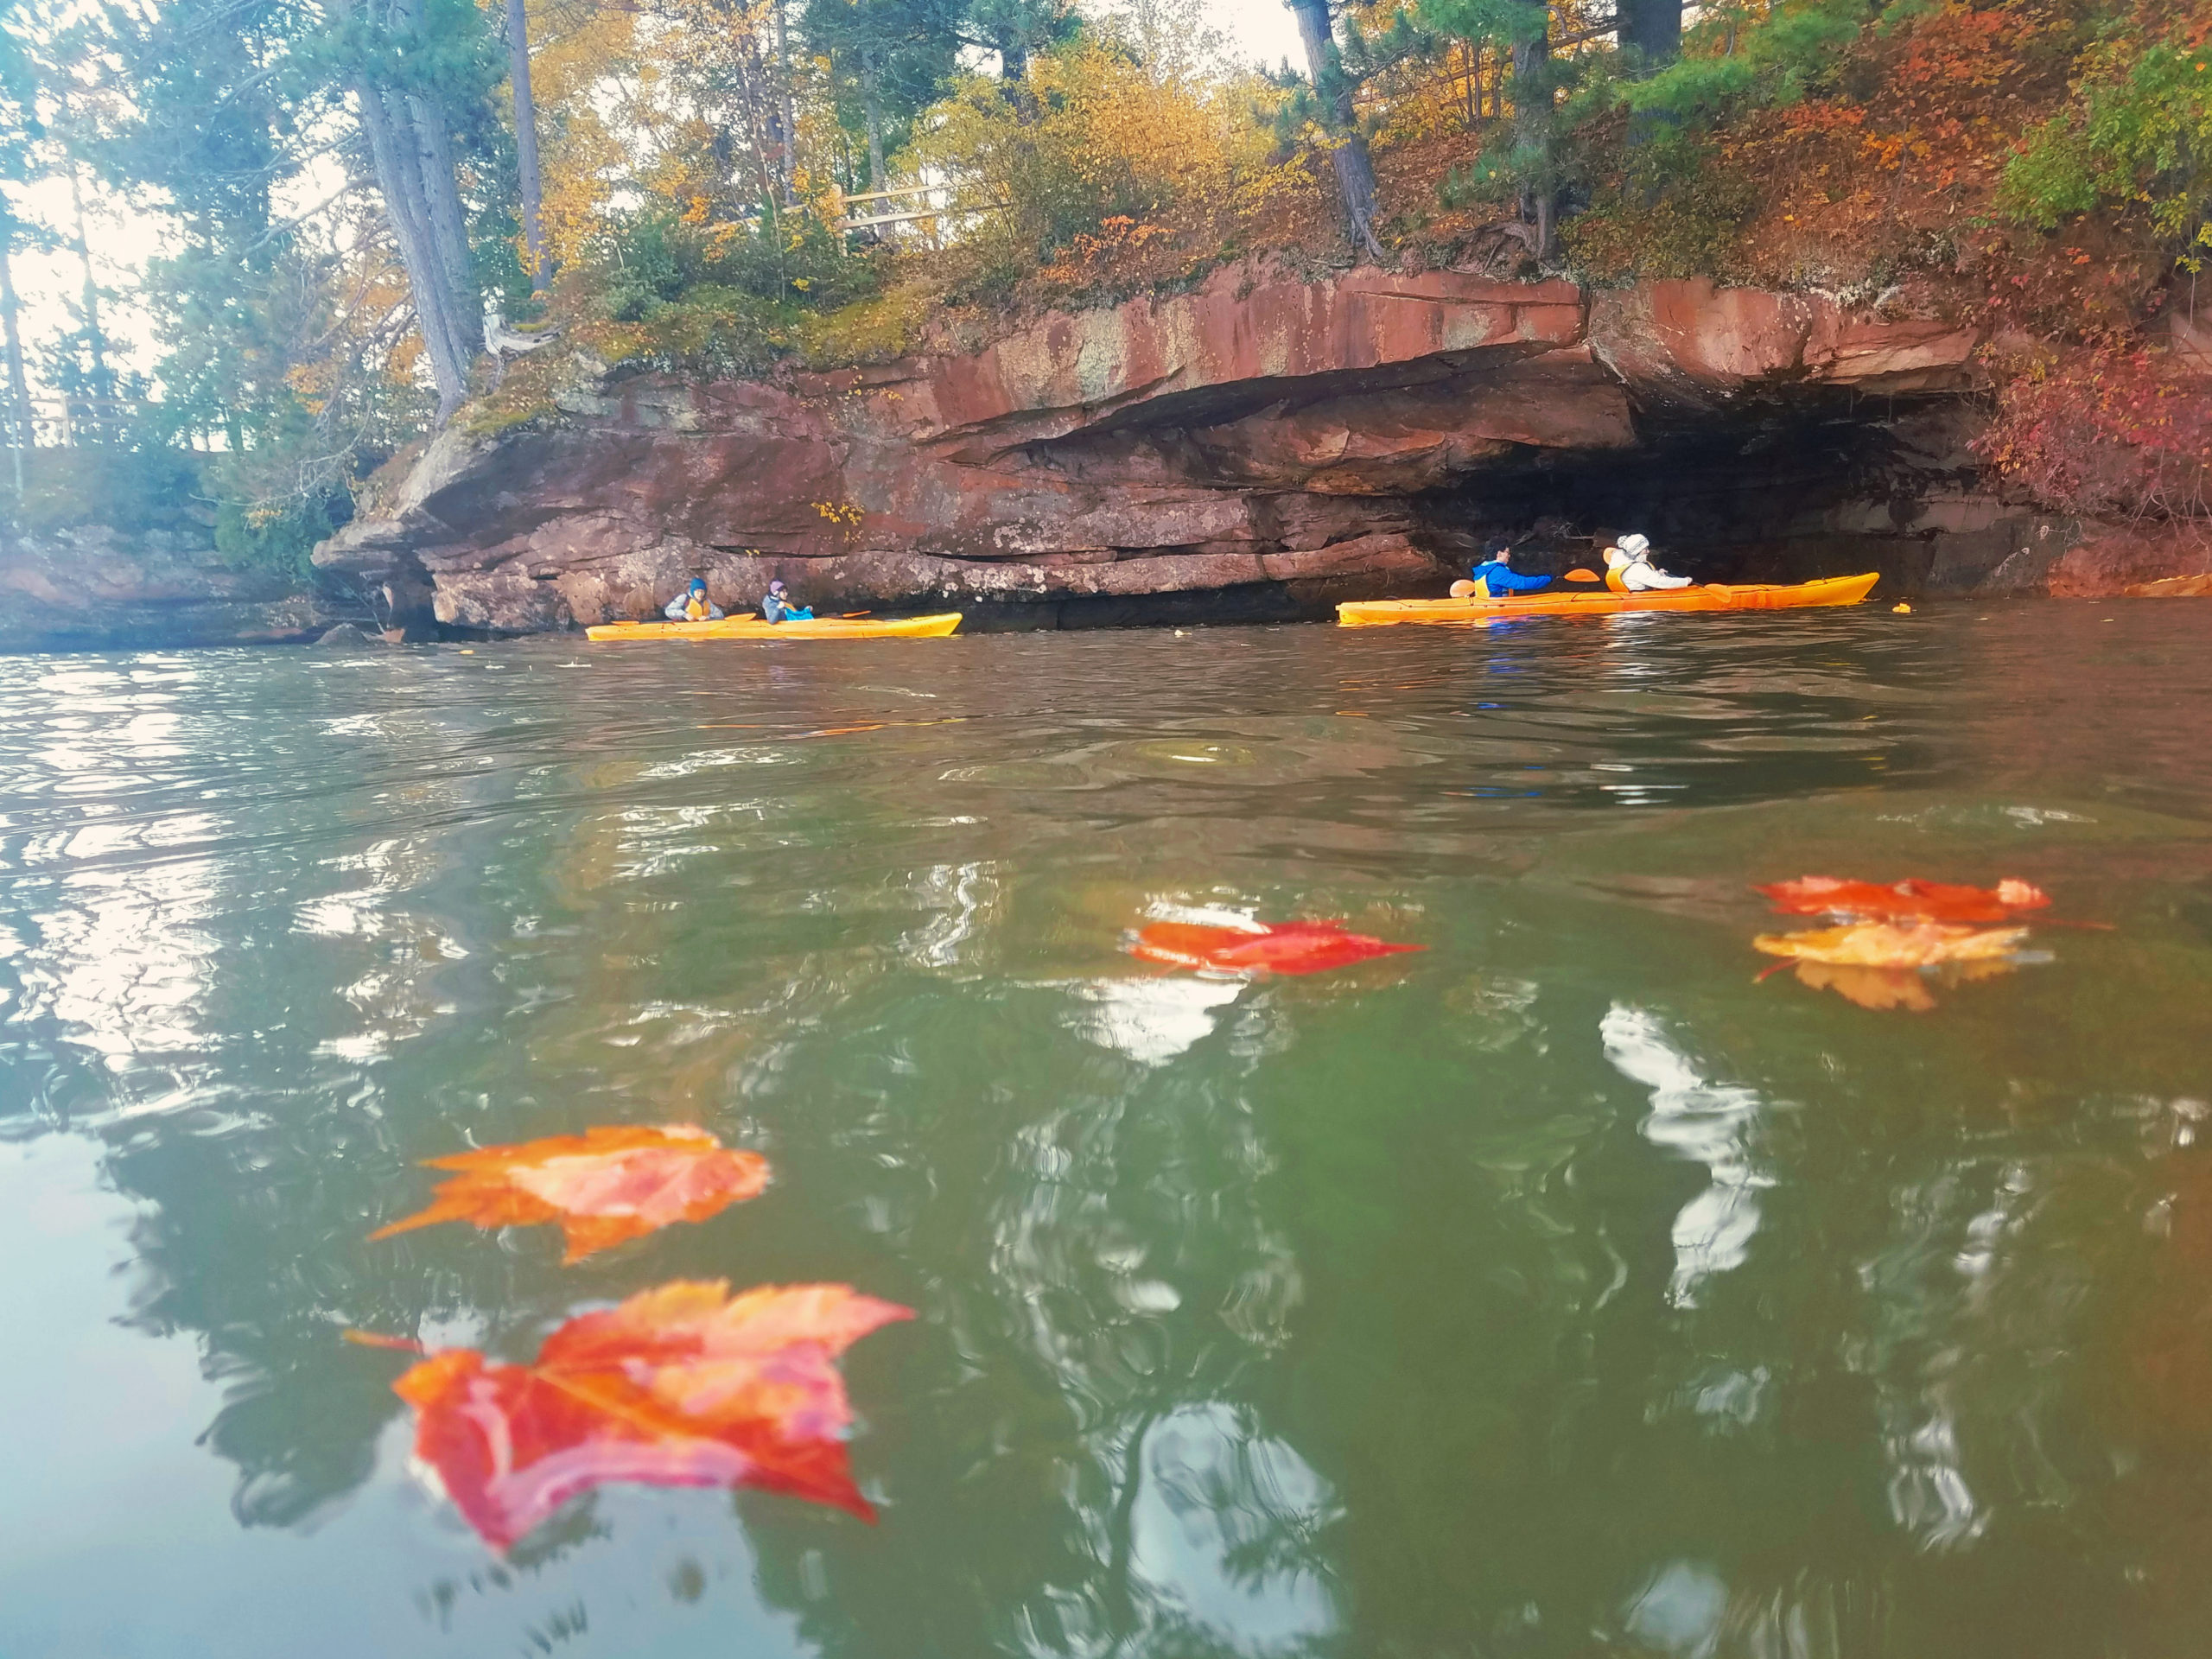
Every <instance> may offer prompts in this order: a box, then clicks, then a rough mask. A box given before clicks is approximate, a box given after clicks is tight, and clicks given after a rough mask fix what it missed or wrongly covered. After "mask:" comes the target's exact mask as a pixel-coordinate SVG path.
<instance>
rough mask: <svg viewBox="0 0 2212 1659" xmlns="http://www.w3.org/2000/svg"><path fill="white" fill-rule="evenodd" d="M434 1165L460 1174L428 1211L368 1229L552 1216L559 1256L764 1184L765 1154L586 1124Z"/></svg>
mask: <svg viewBox="0 0 2212 1659" xmlns="http://www.w3.org/2000/svg"><path fill="white" fill-rule="evenodd" d="M426 1167H428V1168H431V1169H450V1170H454V1171H457V1172H459V1173H456V1174H455V1175H454V1179H451V1180H449V1181H442V1182H441V1183H440V1184H439V1185H438V1190H437V1192H436V1194H435V1197H434V1198H433V1199H432V1200H431V1203H430V1205H429V1208H428V1209H426V1210H422V1211H417V1212H416V1213H415V1214H414V1215H411V1216H409V1217H405V1218H404V1219H402V1220H399V1221H395V1222H393V1223H392V1224H391V1225H390V1226H389V1227H380V1228H378V1230H376V1231H375V1232H373V1233H371V1234H370V1235H369V1236H370V1237H371V1238H372V1239H378V1238H389V1237H391V1236H392V1235H393V1234H394V1233H404V1232H409V1231H411V1230H413V1229H415V1228H417V1227H429V1226H432V1225H435V1224H436V1223H438V1222H442V1221H466V1222H471V1223H474V1224H475V1225H476V1226H479V1227H486V1228H490V1227H524V1226H530V1225H532V1224H536V1223H538V1222H546V1221H557V1222H559V1223H560V1224H561V1231H562V1235H563V1237H564V1238H566V1239H567V1241H568V1254H567V1255H566V1256H565V1257H563V1260H564V1261H566V1262H580V1261H582V1259H583V1258H584V1257H585V1256H588V1255H591V1254H592V1252H594V1250H603V1249H607V1246H609V1245H610V1244H620V1243H623V1242H624V1241H625V1240H626V1239H632V1238H639V1237H642V1236H644V1235H645V1234H647V1233H650V1232H654V1231H657V1230H659V1229H660V1228H663V1227H665V1226H667V1225H668V1224H670V1223H671V1222H675V1221H703V1220H705V1219H706V1218H707V1217H709V1216H711V1215H713V1214H715V1212H716V1211H721V1210H724V1209H727V1208H728V1206H729V1205H733V1204H735V1203H737V1202H738V1201H739V1200H741V1199H743V1198H755V1197H758V1196H759V1194H760V1191H761V1189H762V1188H763V1187H765V1186H766V1185H767V1184H768V1160H766V1159H765V1158H763V1157H762V1156H760V1154H759V1153H757V1152H732V1151H730V1150H728V1148H726V1147H724V1146H723V1145H722V1143H721V1141H717V1140H715V1137H714V1136H713V1135H709V1134H708V1133H707V1132H706V1131H705V1130H704V1129H694V1128H665V1129H644V1128H593V1129H587V1130H586V1131H585V1132H584V1133H583V1134H582V1135H549V1136H547V1137H546V1138H545V1139H544V1140H543V1141H523V1142H521V1143H520V1144H518V1145H516V1146H512V1147H482V1148H480V1149H479V1150H477V1151H475V1152H463V1153H457V1154H454V1156H452V1157H450V1158H433V1159H431V1160H429V1163H428V1165H427V1166H426Z"/></svg>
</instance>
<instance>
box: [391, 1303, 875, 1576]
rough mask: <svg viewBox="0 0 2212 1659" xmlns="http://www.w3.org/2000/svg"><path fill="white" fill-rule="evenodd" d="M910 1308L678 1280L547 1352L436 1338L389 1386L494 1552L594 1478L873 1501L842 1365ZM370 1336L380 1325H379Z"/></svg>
mask: <svg viewBox="0 0 2212 1659" xmlns="http://www.w3.org/2000/svg"><path fill="white" fill-rule="evenodd" d="M913 1316H914V1315H913V1310H912V1308H906V1307H901V1306H899V1305H898V1304H896V1303H895V1302H884V1301H878V1300H875V1298H874V1297H872V1296H863V1295H861V1294H859V1293H858V1292H856V1291H855V1290H854V1289H853V1288H852V1287H850V1286H849V1285H783V1286H776V1285H764V1286H761V1287H758V1288H756V1289H753V1290H748V1291H746V1292H744V1293H743V1294H740V1295H737V1296H731V1295H730V1294H729V1286H728V1284H727V1283H726V1282H721V1281H715V1282H711V1283H709V1282H702V1281H684V1280H679V1281H676V1282H675V1283H672V1284H666V1285H662V1286H660V1287H658V1288H657V1289H653V1290H647V1291H642V1292H640V1293H639V1294H637V1295H635V1296H632V1297H631V1298H630V1299H629V1300H627V1301H626V1302H624V1303H622V1304H621V1305H620V1306H617V1307H613V1308H609V1309H607V1310H606V1311H605V1312H603V1313H586V1314H582V1315H581V1316H580V1317H578V1318H576V1319H570V1320H569V1322H568V1323H567V1324H566V1325H563V1326H562V1327H561V1328H560V1329H559V1330H557V1331H556V1332H554V1333H553V1334H552V1335H551V1336H550V1337H548V1338H546V1339H545V1345H544V1346H543V1348H542V1349H541V1350H540V1351H539V1352H538V1356H537V1363H536V1364H534V1365H500V1364H495V1363H487V1362H486V1359H485V1357H484V1356H483V1355H482V1354H480V1353H479V1352H477V1351H475V1350H474V1349H473V1348H452V1349H447V1350H445V1351H442V1352H438V1353H433V1354H431V1355H429V1357H426V1358H424V1359H423V1361H422V1362H421V1363H419V1364H416V1365H415V1366H412V1367H410V1369H409V1370H408V1371H407V1372H406V1373H405V1374H404V1376H401V1377H400V1378H399V1380H398V1381H397V1382H396V1383H393V1384H392V1389H393V1391H394V1392H395V1393H397V1395H399V1397H400V1398H401V1399H403V1400H404V1401H406V1402H408V1404H410V1405H411V1406H413V1407H414V1408H415V1411H416V1423H415V1452H416V1457H417V1458H419V1459H421V1460H422V1461H423V1464H425V1465H428V1466H429V1468H431V1469H433V1470H435V1471H436V1472H437V1476H438V1479H439V1481H440V1483H441V1484H442V1485H443V1487H444V1489H445V1495H446V1496H447V1497H449V1498H450V1499H452V1501H453V1503H454V1507H455V1508H457V1509H458V1510H460V1511H461V1514H462V1515H463V1516H465V1517H467V1521H468V1523H469V1524H470V1525H471V1526H473V1527H474V1528H475V1529H476V1530H477V1531H478V1532H479V1533H480V1534H481V1535H482V1536H483V1538H484V1540H485V1541H486V1543H489V1544H490V1545H491V1546H492V1547H493V1548H494V1549H497V1550H500V1551H502V1552H505V1550H507V1549H508V1548H512V1545H513V1544H514V1543H515V1541H517V1540H518V1539H520V1538H522V1537H524V1536H525V1535H528V1534H529V1533H530V1532H531V1529H533V1528H535V1527H537V1525H538V1524H539V1523H540V1522H543V1521H544V1520H545V1519H546V1518H547V1517H548V1516H550V1515H552V1513H553V1512H554V1511H555V1510H557V1509H559V1508H560V1507H561V1505H562V1504H563V1503H567V1502H568V1501H569V1499H570V1498H572V1497H576V1496H577V1495H578V1494H579V1493H582V1492H584V1491H588V1490H589V1489H591V1488H592V1487H594V1486H600V1485H604V1484H609V1483H612V1482H617V1481H634V1482H640V1483H643V1484H646V1485H653V1486H732V1487H735V1486H755V1487H760V1488H762V1489H764V1490H766V1491H776V1492H784V1493H787V1494H789V1495H790V1496H791V1497H803V1498H806V1499H809V1500H810V1501H812V1502H814V1503H829V1504H833V1505H835V1506H836V1508H838V1509H841V1510H850V1511H851V1512H852V1513H853V1514H855V1515H856V1516H860V1517H861V1519H862V1520H863V1521H873V1520H874V1519H875V1511H874V1509H873V1508H871V1507H870V1506H869V1504H868V1500H867V1499H866V1498H864V1497H861V1494H860V1489H859V1488H858V1487H856V1486H855V1485H854V1484H853V1478H852V1473H851V1470H850V1468H849V1465H847V1462H846V1457H845V1442H844V1438H843V1437H844V1433H845V1430H846V1429H847V1428H848V1427H850V1425H851V1423H852V1408H851V1407H850V1405H849V1403H848V1402H847V1400H846V1397H845V1382H844V1378H843V1376H842V1375H840V1373H839V1372H838V1370H837V1368H836V1365H835V1364H834V1363H832V1362H833V1361H834V1360H835V1359H836V1357H837V1356H838V1355H839V1354H841V1353H842V1352H844V1351H845V1350H846V1349H847V1348H849V1347H850V1346H851V1345H852V1344H854V1343H855V1342H857V1341H858V1340H859V1339H860V1338H862V1337H864V1336H866V1335H867V1334H868V1332H871V1331H874V1330H875V1329H876V1328H878V1327H879V1326H880V1325H888V1324H890V1323H892V1322H893V1320H897V1319H912V1318H913ZM372 1340H373V1339H372Z"/></svg>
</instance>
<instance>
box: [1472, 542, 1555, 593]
mask: <svg viewBox="0 0 2212 1659" xmlns="http://www.w3.org/2000/svg"><path fill="white" fill-rule="evenodd" d="M1467 574H1468V575H1470V576H1471V577H1472V578H1473V579H1474V585H1475V588H1476V590H1477V591H1476V594H1475V597H1477V598H1478V599H1479V598H1480V597H1482V593H1483V590H1485V589H1487V590H1488V592H1489V593H1490V594H1491V597H1493V598H1497V599H1503V598H1504V597H1505V596H1506V595H1507V594H1534V593H1540V592H1541V591H1542V590H1543V589H1544V588H1548V587H1550V586H1551V585H1552V579H1551V578H1550V577H1549V576H1524V575H1521V573H1520V572H1518V571H1517V570H1516V569H1514V568H1513V543H1512V542H1511V541H1510V539H1509V538H1508V537H1503V536H1493V537H1491V538H1490V540H1488V541H1486V542H1484V543H1483V562H1482V563H1480V564H1478V565H1476V566H1475V567H1474V568H1473V569H1471V570H1469V571H1468V572H1467Z"/></svg>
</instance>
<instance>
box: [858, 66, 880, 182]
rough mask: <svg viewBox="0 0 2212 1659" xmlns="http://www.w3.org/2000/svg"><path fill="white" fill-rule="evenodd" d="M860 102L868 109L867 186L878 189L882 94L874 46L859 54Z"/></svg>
mask: <svg viewBox="0 0 2212 1659" xmlns="http://www.w3.org/2000/svg"><path fill="white" fill-rule="evenodd" d="M861 103H862V105H864V106H865V107H866V109H867V111H868V188H869V189H871V190H880V189H882V188H883V95H882V92H881V91H880V88H879V87H878V86H876V81H875V51H874V48H869V49H868V51H866V52H863V53H862V54H861ZM879 211H880V205H879Z"/></svg>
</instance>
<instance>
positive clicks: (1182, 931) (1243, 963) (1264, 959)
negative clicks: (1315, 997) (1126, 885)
mask: <svg viewBox="0 0 2212 1659" xmlns="http://www.w3.org/2000/svg"><path fill="white" fill-rule="evenodd" d="M1129 950H1130V952H1131V953H1132V954H1133V955H1135V956H1139V957H1143V958H1144V959H1145V960H1146V961H1147V962H1162V963H1167V964H1168V965H1169V966H1170V967H1173V968H1195V969H1199V970H1200V971H1202V972H1205V973H1216V974H1253V973H1268V974H1317V973H1319V972H1321V971H1322V970H1323V969H1328V968H1344V967H1349V966H1350V965H1351V963H1355V962H1365V961H1367V960H1368V959H1369V958H1370V957H1390V956H1396V955H1398V954H1399V953H1401V952H1402V951H1407V950H1427V946H1426V945H1420V944H1387V943H1385V942H1384V941H1383V940H1381V939H1373V938H1368V936H1367V935H1366V934H1364V933H1347V932H1345V931H1344V928H1343V926H1342V925H1340V924H1338V923H1336V922H1272V923H1269V922H1255V923H1254V924H1253V925H1251V926H1250V927H1211V926H1206V925H1202V924H1199V923H1196V922H1154V923H1153V924H1151V925H1149V926H1147V927H1141V928H1139V929H1138V930H1137V931H1136V932H1135V934H1134V935H1132V936H1131V938H1130V941H1129Z"/></svg>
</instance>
